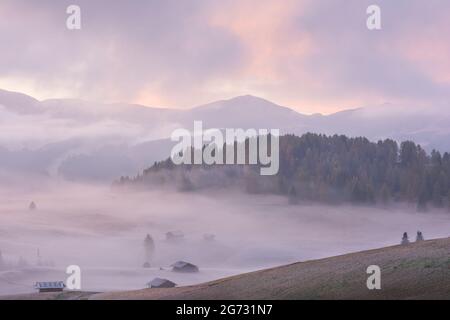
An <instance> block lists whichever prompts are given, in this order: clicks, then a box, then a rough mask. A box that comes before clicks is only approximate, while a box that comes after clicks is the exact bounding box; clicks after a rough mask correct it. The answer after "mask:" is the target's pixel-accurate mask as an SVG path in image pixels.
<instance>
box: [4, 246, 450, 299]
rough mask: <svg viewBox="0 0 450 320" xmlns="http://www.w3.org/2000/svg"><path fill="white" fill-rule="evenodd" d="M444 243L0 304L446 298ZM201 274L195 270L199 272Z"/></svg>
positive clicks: (449, 277)
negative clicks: (371, 285) (375, 279)
mask: <svg viewBox="0 0 450 320" xmlns="http://www.w3.org/2000/svg"><path fill="white" fill-rule="evenodd" d="M449 257H450V238H446V239H437V240H429V241H424V242H421V243H412V244H410V245H407V246H400V245H398V246H393V247H387V248H381V249H376V250H369V251H362V252H356V253H350V254H346V255H342V256H336V257H331V258H326V259H320V260H312V261H306V262H299V263H295V264H291V265H286V266H281V267H277V268H272V269H267V270H261V271H256V272H252V273H246V274H241V275H238V276H234V277H229V278H224V279H220V280H216V281H212V282H208V283H204V284H199V285H195V286H187V287H177V288H171V289H144V290H139V291H124V292H105V293H88V292H65V293H62V294H61V293H49V294H26V295H18V296H17V295H15V296H6V297H5V296H4V297H0V299H36V300H47V299H88V298H89V299H95V300H127V299H133V300H155V299H174V300H175V299H176V300H227V299H231V300H234V299H236V300H259V299H261V300H266V299H280V300H281V299H292V300H311V299H312V300H321V299H367V300H370V299H402V300H403V299H446V300H448V299H450V258H449ZM370 265H378V266H379V267H380V268H381V290H368V289H367V286H366V281H367V278H368V277H369V275H368V274H367V273H366V270H367V267H368V266H370ZM200 272H201V270H200Z"/></svg>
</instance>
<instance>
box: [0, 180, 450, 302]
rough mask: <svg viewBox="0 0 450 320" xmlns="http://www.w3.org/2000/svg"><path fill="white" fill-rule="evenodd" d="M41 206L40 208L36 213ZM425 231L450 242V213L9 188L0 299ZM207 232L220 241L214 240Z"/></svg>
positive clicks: (371, 243)
mask: <svg viewBox="0 0 450 320" xmlns="http://www.w3.org/2000/svg"><path fill="white" fill-rule="evenodd" d="M32 201H34V202H35V203H36V205H37V210H34V211H32V210H29V204H30V203H31V202H32ZM175 230H180V231H182V232H183V233H184V238H183V239H182V240H181V241H177V242H170V241H167V240H166V235H165V234H166V232H168V231H175ZM417 230H421V231H422V232H423V234H424V236H425V238H426V239H427V238H428V239H430V238H439V237H447V236H449V234H450V231H449V230H450V215H449V214H448V213H444V212H428V213H426V214H424V213H420V214H419V213H416V212H415V210H414V208H408V207H397V208H394V209H389V210H386V209H380V208H366V207H352V206H339V207H332V206H319V205H298V206H290V205H288V204H287V201H286V199H285V198H282V197H277V196H266V195H264V196H256V195H252V196H249V195H240V194H238V193H231V192H229V193H225V192H224V191H215V192H208V193H203V194H199V193H172V192H169V191H148V192H139V193H137V192H123V191H122V192H120V193H119V192H117V191H115V190H112V189H110V188H109V187H101V186H93V185H79V184H69V183H67V182H51V183H42V184H38V183H37V182H35V183H34V184H29V187H28V188H26V189H25V188H20V187H17V186H16V187H2V188H1V189H0V250H1V251H2V254H3V261H4V262H3V263H4V264H6V267H4V268H3V270H2V271H0V294H2V295H5V294H15V293H22V292H23V293H25V292H32V291H33V284H34V282H36V281H57V280H65V279H66V278H67V276H68V275H66V274H65V269H66V267H67V266H69V265H79V266H80V267H81V270H82V289H83V290H93V291H103V290H130V289H141V288H144V287H145V284H146V283H147V282H148V281H151V280H152V279H153V278H154V277H157V276H158V277H163V278H168V279H170V280H172V281H174V282H176V283H177V284H179V285H186V284H195V283H199V282H204V281H209V280H213V279H217V278H221V277H225V276H228V275H234V274H238V273H242V272H247V271H252V270H258V269H261V268H267V267H273V266H278V265H282V264H287V263H291V262H297V261H304V260H309V259H317V258H323V257H328V256H333V255H338V254H343V253H348V252H354V251H358V250H364V249H370V248H378V247H383V246H388V245H395V244H398V243H399V242H400V238H401V235H402V233H403V232H405V231H406V232H408V233H409V235H410V239H411V240H414V237H415V233H416V231H417ZM147 234H150V235H151V236H152V238H153V239H154V242H155V246H156V250H155V253H154V256H153V258H152V261H151V268H150V269H144V268H143V267H142V265H143V263H144V262H145V261H144V260H145V258H144V245H143V244H144V243H143V241H144V238H145V236H146V235H147ZM205 234H214V235H215V240H213V241H206V240H205V239H204V235H205ZM38 250H39V256H40V257H39V258H38ZM38 259H39V260H40V263H38ZM178 260H185V261H188V262H191V263H194V264H196V265H197V266H199V268H200V272H199V273H197V274H179V273H174V272H172V271H171V269H170V265H171V264H172V263H174V262H176V261H178ZM38 264H39V265H38Z"/></svg>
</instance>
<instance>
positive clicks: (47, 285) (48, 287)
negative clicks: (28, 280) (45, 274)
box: [34, 281, 66, 292]
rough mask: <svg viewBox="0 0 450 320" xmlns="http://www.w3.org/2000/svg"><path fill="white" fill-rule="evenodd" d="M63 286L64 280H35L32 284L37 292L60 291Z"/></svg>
mask: <svg viewBox="0 0 450 320" xmlns="http://www.w3.org/2000/svg"><path fill="white" fill-rule="evenodd" d="M65 287H66V285H65V284H64V281H51V282H36V284H35V285H34V288H35V289H36V290H38V291H39V292H62V291H63V290H64V288H65Z"/></svg>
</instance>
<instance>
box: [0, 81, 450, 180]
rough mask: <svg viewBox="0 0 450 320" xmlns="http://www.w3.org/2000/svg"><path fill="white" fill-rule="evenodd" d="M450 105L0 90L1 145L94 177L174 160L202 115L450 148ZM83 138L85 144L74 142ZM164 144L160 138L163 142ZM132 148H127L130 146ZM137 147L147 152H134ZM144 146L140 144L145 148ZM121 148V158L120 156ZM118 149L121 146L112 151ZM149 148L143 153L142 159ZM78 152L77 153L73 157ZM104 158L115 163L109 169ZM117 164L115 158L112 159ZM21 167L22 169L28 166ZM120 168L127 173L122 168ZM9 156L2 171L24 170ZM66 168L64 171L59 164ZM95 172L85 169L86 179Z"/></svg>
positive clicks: (236, 123) (209, 119)
mask: <svg viewBox="0 0 450 320" xmlns="http://www.w3.org/2000/svg"><path fill="white" fill-rule="evenodd" d="M449 114H450V113H449V108H448V107H447V106H435V107H433V108H425V107H421V108H418V107H416V108H412V107H409V106H395V105H382V106H376V107H369V108H361V109H354V110H347V111H342V112H338V113H335V114H331V115H326V116H325V115H304V114H301V113H298V112H296V111H294V110H292V109H289V108H286V107H282V106H279V105H277V104H275V103H272V102H270V101H267V100H264V99H261V98H258V97H253V96H241V97H236V98H233V99H229V100H222V101H217V102H213V103H210V104H206V105H203V106H199V107H196V108H193V109H185V110H180V109H162V108H150V107H146V106H141V105H134V104H125V103H116V104H105V103H97V102H90V101H82V100H74V99H53V100H45V101H38V100H36V99H34V98H32V97H29V96H27V95H24V94H20V93H15V92H9V91H5V90H0V129H1V130H2V133H3V135H2V136H0V146H1V147H6V148H7V150H2V153H3V154H5V156H6V158H8V159H9V160H8V161H7V162H8V163H12V164H14V163H15V162H17V163H23V160H22V159H19V158H17V157H18V156H20V154H21V153H20V152H16V151H17V150H21V149H26V150H24V152H27V153H28V155H27V157H29V158H30V159H32V158H33V157H34V156H35V155H34V153H39V154H36V157H39V158H42V159H48V161H47V162H48V163H46V164H45V163H43V164H42V165H39V169H38V170H37V169H36V170H35V167H36V166H35V165H34V164H33V163H31V162H30V165H28V166H27V165H26V164H24V166H22V167H24V171H25V172H33V171H38V172H36V173H39V174H40V173H42V172H43V171H44V172H45V171H46V170H47V171H51V172H61V173H63V172H67V173H70V177H71V178H72V179H75V180H77V179H78V178H77V175H78V173H79V172H80V170H83V167H85V166H84V165H85V164H86V163H88V164H89V165H92V168H91V171H96V170H98V171H101V172H102V174H101V175H98V176H97V177H96V178H95V180H97V179H100V180H101V181H104V182H110V181H111V180H112V179H114V178H116V177H117V176H118V175H120V174H132V173H133V172H134V173H137V172H138V171H140V170H141V169H142V168H143V167H146V166H148V165H150V164H151V163H146V164H143V162H145V161H146V160H147V159H150V160H151V161H152V162H153V161H159V160H163V159H165V158H167V157H168V156H169V153H168V152H167V150H170V149H171V146H172V145H173V143H171V142H170V141H169V140H165V139H167V138H168V137H170V135H171V133H172V132H173V130H174V129H176V128H186V129H188V130H192V129H193V122H194V121H195V120H202V121H203V124H204V128H205V129H207V128H243V129H248V128H254V129H280V132H281V133H282V134H286V133H292V134H296V135H301V134H304V133H306V132H314V133H324V134H328V135H332V134H345V135H347V136H351V137H352V136H364V137H367V138H368V139H369V140H371V141H377V140H378V139H384V138H392V139H395V140H397V141H404V140H413V141H415V142H417V143H420V144H421V145H422V146H423V147H424V148H425V149H426V150H427V151H431V150H432V149H438V150H441V151H448V150H450V127H449V125H448V123H450V116H449ZM156 140H161V141H164V144H165V146H164V147H163V148H160V147H158V148H156V147H155V148H153V147H152V145H153V144H152V143H151V142H152V141H156ZM73 141H78V143H75V144H74V143H72V142H73ZM55 143H58V144H59V145H61V146H63V145H64V146H66V149H64V150H61V152H60V153H59V154H57V155H56V154H55V155H52V154H49V155H48V157H47V156H46V155H43V154H42V151H43V150H44V151H45V150H46V149H45V147H46V145H49V144H55ZM158 144H159V143H158ZM123 146H125V148H124V147H123ZM135 148H137V149H138V150H140V151H139V152H135V150H134V149H135ZM144 149H145V151H144V152H142V151H141V150H144ZM114 150H120V152H122V154H121V155H120V156H117V157H115V156H114V152H115V151H114ZM111 151H114V152H113V153H112V156H110V155H111ZM140 154H145V157H143V158H137V157H139V155H140ZM72 158H73V159H72ZM101 158H102V159H105V158H107V159H108V161H110V162H111V166H108V167H104V166H103V165H102V164H101V162H100V161H91V160H90V159H101ZM113 162H116V163H113ZM22 167H21V168H22ZM117 168H121V169H123V170H121V171H120V172H116V171H115V170H116V169H117ZM16 169H17V166H8V165H7V164H5V161H3V163H2V166H1V167H0V170H4V171H17V170H16ZM59 169H61V170H59ZM86 175H89V172H86V174H82V175H81V176H80V177H79V180H84V179H85V177H86Z"/></svg>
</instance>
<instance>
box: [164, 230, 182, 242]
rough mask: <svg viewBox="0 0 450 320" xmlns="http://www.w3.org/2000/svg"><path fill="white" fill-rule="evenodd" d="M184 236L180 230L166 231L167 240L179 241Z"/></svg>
mask: <svg viewBox="0 0 450 320" xmlns="http://www.w3.org/2000/svg"><path fill="white" fill-rule="evenodd" d="M183 238H184V233H183V232H182V231H179V230H177V231H170V232H167V233H166V240H167V241H179V240H182V239H183Z"/></svg>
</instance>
